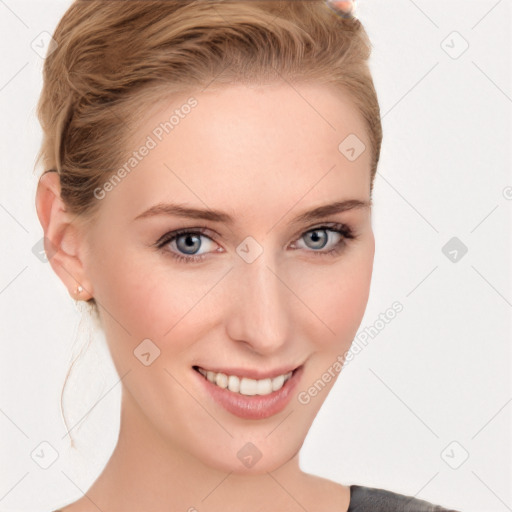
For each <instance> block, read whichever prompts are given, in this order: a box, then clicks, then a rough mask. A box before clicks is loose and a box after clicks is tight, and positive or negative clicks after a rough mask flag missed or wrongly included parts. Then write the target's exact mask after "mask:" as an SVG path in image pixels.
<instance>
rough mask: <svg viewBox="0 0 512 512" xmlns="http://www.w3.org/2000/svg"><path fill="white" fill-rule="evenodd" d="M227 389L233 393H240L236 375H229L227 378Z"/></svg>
mask: <svg viewBox="0 0 512 512" xmlns="http://www.w3.org/2000/svg"><path fill="white" fill-rule="evenodd" d="M228 389H229V391H234V392H235V393H238V392H239V391H240V379H239V378H238V377H237V376H236V375H230V376H229V377H228Z"/></svg>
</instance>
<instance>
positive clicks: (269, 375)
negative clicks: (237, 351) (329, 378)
mask: <svg viewBox="0 0 512 512" xmlns="http://www.w3.org/2000/svg"><path fill="white" fill-rule="evenodd" d="M300 366H302V365H298V366H292V367H290V366H282V367H280V368H275V369H274V370H267V371H264V370H260V369H257V368H240V367H231V368H221V367H220V366H214V365H205V366H203V365H199V364H198V365H194V367H193V368H201V369H203V370H206V371H212V372H215V373H224V374H225V375H236V376H237V377H247V378H249V379H255V380H262V379H273V378H274V377H278V376H279V375H286V374H287V373H288V372H292V371H294V370H296V369H297V368H299V367H300Z"/></svg>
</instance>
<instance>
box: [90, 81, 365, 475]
mask: <svg viewBox="0 0 512 512" xmlns="http://www.w3.org/2000/svg"><path fill="white" fill-rule="evenodd" d="M191 97H193V98H194V99H193V100H190V99H189V98H191ZM347 137H349V138H348V139H347ZM345 139H347V140H345ZM362 144H364V145H365V146H366V149H364V146H362ZM130 147H131V149H133V151H134V152H136V153H134V156H133V160H131V161H130V162H127V165H126V167H125V172H120V173H118V178H120V179H117V180H115V181H114V180H111V181H110V184H106V185H105V186H104V187H102V189H101V191H99V190H98V191H97V197H99V198H100V197H101V199H99V200H100V202H101V205H100V211H99V216H98V218H97V221H96V222H95V223H94V224H93V225H91V226H89V227H88V232H87V235H86V237H87V238H86V243H87V251H86V254H85V256H84V258H83V259H84V276H85V277H84V279H86V281H84V284H85V283H86V289H87V290H88V291H90V292H91V293H92V295H93V296H94V297H95V299H96V301H97V303H98V305H99V311H100V315H101V321H102V324H103V327H104V330H105V335H106V339H107V342H108V345H109V348H110V351H111V354H112V357H113V360H114V363H115V365H116V368H117V370H118V372H119V375H120V376H124V378H123V381H122V382H123V386H124V388H123V408H124V409H123V415H124V418H125V420H126V421H134V422H138V424H139V425H141V427H140V428H141V429H142V428H144V433H143V435H144V436H146V437H145V439H146V438H147V436H150V435H154V436H155V439H159V441H160V442H161V441H162V440H163V441H165V443H164V444H166V445H168V446H169V447H172V448H173V449H174V450H176V449H179V450H180V451H183V453H184V454H186V456H187V457H195V458H197V459H199V460H200V461H202V462H203V463H205V464H207V465H208V466H212V467H215V468H219V469H222V470H225V471H233V472H235V473H244V472H253V473H262V472H266V471H272V470H274V469H276V468H277V467H279V466H281V465H282V464H284V463H285V462H286V461H288V460H290V459H291V458H292V457H293V456H294V455H296V453H297V452H298V450H299V449H300V447H301V445H302V443H303V441H304V438H305V436H306V434H307V432H308V429H309V428H310V426H311V423H312V422H313V419H314V418H315V415H316V414H317V411H318V409H319V408H320V406H321V404H322V403H323V401H324V400H325V399H326V397H327V394H328V392H329V390H330V388H331V387H332V385H333V384H334V382H335V379H336V377H337V376H338V374H339V367H340V364H339V361H340V360H341V356H342V355H343V354H344V353H345V352H346V351H347V350H348V349H349V347H350V345H351V342H352V340H353V339H354V337H355V335H356V333H357V329H358V327H359V325H360V322H361V320H362V317H363V314H364V311H365V308H366V304H367V299H368V295H369V288H370V281H371V275H372V266H373V258H374V236H373V232H372V226H371V210H370V208H369V207H368V206H367V207H365V206H355V205H356V204H359V202H360V203H361V204H363V205H364V203H368V202H369V201H370V195H369V191H370V159H371V154H370V143H369V139H368V137H367V135H366V132H365V126H364V124H363V120H362V119H361V118H360V116H359V114H358V113H357V111H355V109H354V108H353V107H352V106H351V104H350V103H348V102H347V101H346V100H344V99H343V98H341V97H340V96H338V95H337V94H336V93H335V92H334V91H333V90H331V89H330V88H328V87H327V86H312V85H308V86H306V85H303V86H300V87H299V86H297V85H294V87H293V88H292V87H291V86H290V85H288V84H279V85H272V86H258V87H246V86H241V85H240V86H225V87H221V88H218V89H215V90H214V89H213V88H208V89H206V91H204V92H198V93H194V94H190V95H183V96H174V97H173V99H172V101H169V100H167V101H166V102H164V103H162V104H161V105H159V106H158V107H157V108H155V109H154V110H152V112H150V113H149V114H148V117H147V118H146V119H144V120H141V122H140V124H139V125H138V127H137V132H136V133H135V134H134V138H133V141H132V142H131V144H130ZM143 147H145V148H146V149H141V148H143ZM122 165H123V163H122V164H121V165H120V167H121V166H122ZM349 200H353V201H356V202H357V203H353V204H352V208H349V209H346V210H345V211H341V210H339V209H338V210H339V211H334V210H333V211H331V212H329V211H327V210H325V211H324V213H320V214H319V215H318V216H316V217H313V216H310V217H305V216H304V214H305V213H307V212H311V211H314V210H315V209H318V208H319V207H321V206H325V205H332V204H334V203H340V202H343V201H349ZM157 205H159V208H158V209H155V207H156V206H157ZM172 205H174V206H172ZM178 205H179V206H180V207H181V208H183V210H182V211H181V212H182V213H183V215H179V214H178V213H179V212H178V211H177V210H176V209H175V208H176V206H178ZM348 206H350V204H349V205H348ZM173 208H174V213H173V212H172V209H173ZM151 209H153V210H152V211H153V213H151ZM185 209H194V210H203V211H206V210H209V211H215V212H221V213H222V215H216V216H213V215H212V214H210V215H209V218H206V213H205V214H204V217H203V216H200V215H199V214H196V215H190V216H188V215H185V213H186V212H185ZM148 211H149V213H148ZM228 217H229V219H228ZM301 217H302V218H301ZM336 229H341V232H342V233H345V235H343V234H342V233H339V232H337V231H336ZM346 229H349V230H350V232H351V233H352V236H353V238H351V237H350V233H347V231H346ZM176 230H186V231H191V232H192V233H189V234H181V235H180V236H178V237H177V238H175V239H174V240H171V235H170V236H167V237H165V236H164V235H166V234H168V233H172V232H173V231H176ZM199 230H201V232H199V233H198V231H199ZM199 258H200V259H199ZM337 362H338V363H337ZM196 367H199V368H201V369H203V370H204V371H213V372H217V373H224V374H225V375H226V376H227V375H232V376H233V377H231V378H229V379H228V378H227V377H226V378H225V377H223V376H220V377H217V376H216V374H215V373H211V374H210V378H212V379H215V380H217V379H219V383H220V384H221V385H225V384H226V381H227V383H228V384H229V386H230V387H231V388H232V389H235V390H236V389H237V385H241V386H242V388H243V389H242V391H243V392H244V393H249V394H250V393H254V392H257V393H262V394H258V395H252V396H246V395H245V394H240V393H239V392H236V391H232V390H230V389H229V388H228V389H223V388H222V387H221V386H217V385H216V384H213V383H212V382H210V381H209V380H208V378H205V377H203V375H202V374H201V373H200V372H199V371H198V370H197V369H196ZM296 368H300V370H299V371H297V372H294V373H293V375H292V377H291V378H290V380H289V381H288V382H286V383H285V384H284V386H283V387H282V388H281V389H280V390H277V391H272V389H274V388H272V385H274V386H275V388H276V389H277V388H279V385H280V384H282V380H283V379H282V378H279V377H278V376H279V375H282V374H285V373H288V372H289V371H291V370H294V369H296ZM326 372H327V373H328V374H329V375H330V378H328V377H329V375H327V377H326ZM125 374H126V375H125ZM207 375H208V374H207ZM244 376H245V377H252V378H253V380H255V379H254V378H256V377H260V379H258V380H262V381H263V383H254V382H252V381H251V380H245V379H243V377H244ZM234 377H241V378H242V379H241V380H240V379H235V378H234ZM265 377H268V378H270V377H277V379H275V380H270V381H268V380H265V379H264V378H265ZM319 381H320V384H319ZM315 383H316V388H315V389H316V391H315V390H312V391H311V390H310V388H311V387H312V386H314V385H315ZM253 386H256V387H255V388H253ZM308 390H309V391H308ZM270 391H272V394H271V395H269V394H268V393H269V392H270ZM142 425H144V427H142Z"/></svg>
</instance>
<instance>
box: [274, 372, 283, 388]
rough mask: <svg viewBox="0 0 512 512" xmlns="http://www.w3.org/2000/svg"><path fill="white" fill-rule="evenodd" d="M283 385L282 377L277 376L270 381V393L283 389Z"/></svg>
mask: <svg viewBox="0 0 512 512" xmlns="http://www.w3.org/2000/svg"><path fill="white" fill-rule="evenodd" d="M283 384H284V375H279V376H278V377H274V378H273V379H272V391H278V390H279V389H281V388H282V387H283Z"/></svg>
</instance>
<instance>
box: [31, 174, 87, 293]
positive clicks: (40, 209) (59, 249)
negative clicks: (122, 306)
mask: <svg viewBox="0 0 512 512" xmlns="http://www.w3.org/2000/svg"><path fill="white" fill-rule="evenodd" d="M36 211H37V216H38V218H39V222H40V223H41V226H42V228H43V231H44V249H45V252H46V256H47V258H48V261H49V262H50V265H51V266H52V268H53V270H54V272H55V273H56V274H57V275H58V276H59V278H60V280H61V281H62V282H63V283H64V286H66V288H67V289H68V291H69V294H70V295H71V297H73V298H74V299H75V300H89V299H90V298H91V297H92V287H91V283H89V282H88V280H87V278H86V276H85V272H84V265H83V261H82V260H81V255H82V254H85V251H84V250H83V249H84V248H83V247H82V244H83V237H81V236H80V224H79V222H78V217H77V216H76V215H72V214H70V213H69V212H68V211H66V205H65V204H64V202H63V201H62V199H61V197H60V177H59V174H58V173H57V172H46V173H45V174H43V175H42V176H41V178H40V179H39V183H38V186H37V192H36Z"/></svg>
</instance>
